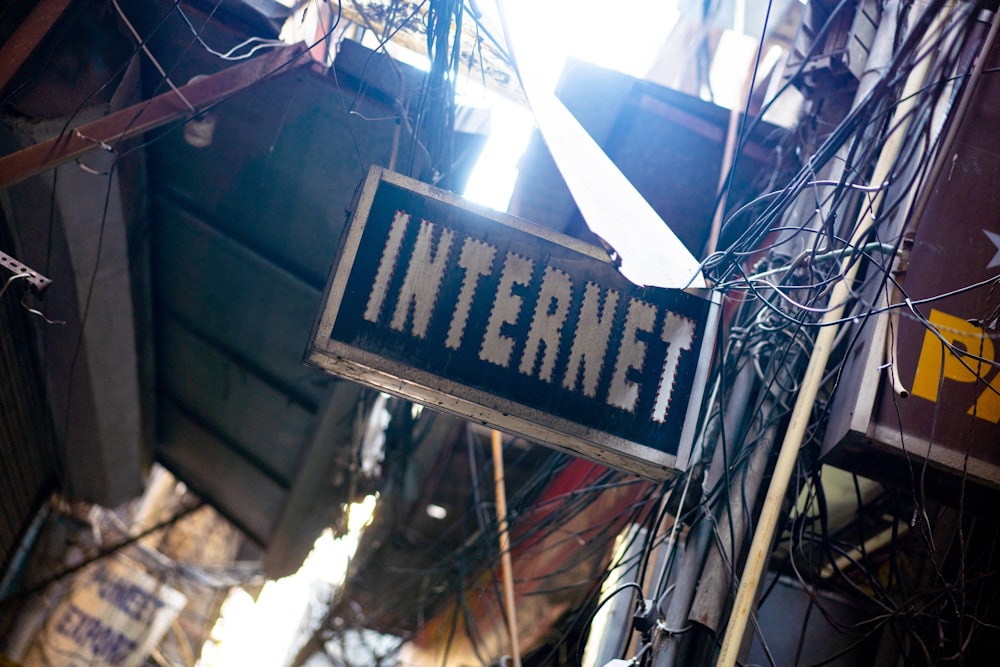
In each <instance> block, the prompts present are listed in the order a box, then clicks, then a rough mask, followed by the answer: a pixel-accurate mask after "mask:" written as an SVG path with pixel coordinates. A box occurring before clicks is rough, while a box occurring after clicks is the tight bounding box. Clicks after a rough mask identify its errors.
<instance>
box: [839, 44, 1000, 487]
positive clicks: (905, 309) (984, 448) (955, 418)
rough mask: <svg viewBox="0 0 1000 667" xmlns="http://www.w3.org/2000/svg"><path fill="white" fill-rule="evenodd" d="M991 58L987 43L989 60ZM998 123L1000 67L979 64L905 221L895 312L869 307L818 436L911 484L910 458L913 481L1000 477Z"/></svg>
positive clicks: (871, 468) (997, 54) (842, 459)
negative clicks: (955, 124) (921, 198)
mask: <svg viewBox="0 0 1000 667" xmlns="http://www.w3.org/2000/svg"><path fill="white" fill-rule="evenodd" d="M998 65H1000V48H996V47H995V48H994V50H993V52H992V54H991V55H990V61H989V62H988V65H987V66H988V67H996V66H998ZM998 127H1000V79H997V78H995V77H991V76H984V77H983V78H982V79H981V80H980V81H979V84H978V87H977V88H976V90H975V93H974V97H973V101H972V104H971V105H970V107H969V112H968V114H967V115H966V117H965V118H964V120H963V121H962V125H961V126H960V127H959V128H958V133H957V135H956V140H955V143H954V145H953V146H952V147H951V149H950V150H949V152H948V154H946V156H945V158H946V159H947V163H946V165H947V166H946V167H945V168H944V169H943V170H942V173H941V175H940V177H939V178H938V180H937V182H936V183H934V184H932V186H930V187H933V188H934V190H933V194H932V196H931V197H930V199H929V201H928V205H927V208H926V210H925V212H924V215H923V216H922V218H921V219H920V221H919V225H918V226H917V228H916V230H915V231H913V230H910V234H912V236H913V247H912V250H911V252H910V256H909V262H908V267H907V270H906V273H905V276H900V277H899V281H900V283H901V285H902V291H900V290H892V294H891V296H890V298H891V301H892V303H893V305H894V306H895V309H894V311H893V312H894V314H893V315H892V317H889V316H887V315H880V316H879V317H878V318H875V321H874V322H873V326H872V328H871V334H872V335H871V338H870V339H869V340H868V341H866V342H865V344H864V345H862V346H859V347H858V349H857V350H855V351H854V352H852V353H851V357H850V359H849V361H848V366H847V369H846V370H845V373H844V377H845V381H843V382H842V383H841V385H842V386H841V387H840V388H839V389H838V392H837V396H836V399H835V402H834V407H833V412H832V414H831V428H830V429H829V431H828V434H827V443H826V448H827V449H828V450H830V453H831V456H832V460H833V462H835V463H837V464H839V465H844V466H845V467H852V468H857V467H860V468H861V469H862V470H863V471H864V472H866V473H868V474H872V475H878V476H882V475H885V476H888V477H895V478H898V479H899V480H900V481H902V482H903V483H905V484H911V483H912V480H913V479H914V477H913V476H912V474H911V472H910V470H909V469H908V468H907V467H906V466H905V465H902V463H903V461H908V462H909V463H910V464H911V465H915V466H916V467H917V468H919V470H918V471H917V472H918V475H919V478H920V479H921V480H922V481H921V483H923V480H924V478H925V475H926V474H927V473H928V472H932V473H933V472H935V471H937V472H938V473H941V472H943V473H945V474H946V475H947V476H948V477H950V478H951V479H950V483H949V486H948V488H951V489H954V488H956V487H957V485H956V484H954V482H955V481H956V480H957V481H959V482H960V483H962V484H964V483H965V482H972V483H975V484H977V485H978V486H985V487H993V488H1000V370H998V369H1000V289H998V287H997V283H998V280H1000V205H998V204H1000V199H998V194H997V193H998V190H997V183H998V182H1000V131H998V130H997V128H998ZM907 299H908V300H909V301H908V302H907ZM890 370H894V371H895V373H896V380H897V381H896V383H895V386H894V383H893V382H892V376H891V375H889V371H890ZM838 445H839V446H838ZM883 454H890V455H893V456H894V457H895V458H896V459H897V461H896V462H895V463H896V464H895V465H893V464H892V462H888V465H886V461H884V457H883V456H880V455H883ZM948 481H949V480H946V479H945V480H942V482H948Z"/></svg>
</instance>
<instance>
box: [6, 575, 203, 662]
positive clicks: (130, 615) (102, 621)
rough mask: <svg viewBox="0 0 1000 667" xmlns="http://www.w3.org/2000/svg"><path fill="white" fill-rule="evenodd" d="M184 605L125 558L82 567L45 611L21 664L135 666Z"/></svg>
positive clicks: (177, 594)
mask: <svg viewBox="0 0 1000 667" xmlns="http://www.w3.org/2000/svg"><path fill="white" fill-rule="evenodd" d="M185 604H187V598H186V597H185V596H184V594H183V593H181V592H180V591H177V590H175V589H173V588H171V587H170V586H167V585H166V584H164V583H163V582H161V581H158V580H156V579H155V578H154V577H152V576H150V575H149V574H147V573H146V572H144V571H143V570H142V569H140V568H139V567H138V566H136V565H132V564H130V563H129V562H127V561H126V560H124V559H121V560H117V559H114V558H108V559H105V560H102V561H98V562H97V563H95V564H93V565H91V566H89V567H88V568H86V569H85V570H84V571H83V572H82V573H81V574H80V575H79V576H78V577H77V578H76V580H75V582H74V584H73V588H72V591H71V592H70V593H69V595H67V596H66V597H65V598H64V599H63V600H62V601H61V602H60V603H59V604H58V605H57V606H56V607H55V609H54V611H52V613H50V614H49V616H48V618H47V620H46V622H45V626H44V628H43V630H42V632H41V633H40V635H39V636H38V637H37V639H36V641H35V643H34V645H33V646H32V647H31V648H30V649H29V651H28V654H27V656H26V658H25V660H24V665H25V667H82V666H83V665H88V666H89V667H105V666H108V667H110V666H111V665H117V666H125V667H138V666H139V665H143V664H145V659H146V656H148V655H149V653H150V651H152V650H153V648H155V647H156V645H157V644H158V643H159V642H160V639H161V638H162V637H163V635H164V634H165V633H166V631H167V630H168V629H169V628H170V624H171V623H172V622H173V620H174V619H175V618H176V617H177V615H178V614H179V613H180V612H181V610H182V609H183V608H184V605H185Z"/></svg>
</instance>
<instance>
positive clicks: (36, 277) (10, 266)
mask: <svg viewBox="0 0 1000 667" xmlns="http://www.w3.org/2000/svg"><path fill="white" fill-rule="evenodd" d="M0 267H3V268H5V269H7V270H8V271H10V272H11V273H13V274H14V275H15V276H18V275H19V276H24V279H25V280H27V281H28V284H30V285H31V286H32V287H33V288H34V289H35V291H36V292H37V293H38V294H42V293H44V292H45V290H46V289H48V286H49V285H51V284H52V281H51V280H50V279H48V278H46V277H45V276H43V275H42V274H40V273H39V272H38V271H35V270H34V269H32V268H30V267H29V266H27V265H26V264H23V263H21V262H19V261H17V260H16V259H14V258H13V257H11V256H10V255H8V254H7V253H5V252H2V251H0ZM5 282H6V280H4V279H0V285H3V284H4V283H5Z"/></svg>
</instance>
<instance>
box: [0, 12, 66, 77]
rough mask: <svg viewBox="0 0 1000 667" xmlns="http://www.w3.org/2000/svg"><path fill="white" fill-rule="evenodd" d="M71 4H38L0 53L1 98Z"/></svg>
mask: <svg viewBox="0 0 1000 667" xmlns="http://www.w3.org/2000/svg"><path fill="white" fill-rule="evenodd" d="M70 2H72V0H41V2H39V3H38V4H37V5H35V8H34V9H33V10H31V13H30V14H28V18H26V19H24V21H23V22H22V23H21V25H19V26H18V27H17V30H15V31H14V34H13V35H11V37H10V39H9V40H7V42H6V43H5V44H4V45H3V48H2V49H0V94H2V93H4V92H6V90H7V86H9V85H10V82H11V81H12V80H13V79H14V77H15V76H17V73H18V72H19V71H20V70H21V67H23V66H24V63H25V62H26V61H27V60H28V58H29V57H30V56H31V54H32V53H34V51H35V49H36V48H38V45H39V44H41V42H42V40H43V39H45V36H46V35H48V34H49V31H50V30H52V26H54V25H55V24H56V21H58V20H59V18H60V17H61V16H62V15H63V14H64V13H65V12H66V9H67V8H69V5H70Z"/></svg>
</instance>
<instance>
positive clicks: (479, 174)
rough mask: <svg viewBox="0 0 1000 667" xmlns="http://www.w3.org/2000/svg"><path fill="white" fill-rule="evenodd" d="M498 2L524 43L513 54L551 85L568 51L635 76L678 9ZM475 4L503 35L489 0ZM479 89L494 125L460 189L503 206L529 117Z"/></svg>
mask: <svg viewBox="0 0 1000 667" xmlns="http://www.w3.org/2000/svg"><path fill="white" fill-rule="evenodd" d="M505 6H506V14H507V18H508V22H509V25H508V28H509V30H510V32H511V35H512V38H513V39H514V40H515V41H517V42H520V43H521V44H526V45H528V48H529V50H528V51H526V52H523V53H519V54H517V58H518V60H519V64H520V67H521V69H522V71H529V70H530V72H531V73H532V74H533V76H534V77H535V79H536V80H538V81H539V83H540V85H544V86H546V87H547V88H548V89H549V90H554V89H555V87H556V84H557V83H558V81H559V76H560V74H561V73H562V70H563V67H564V66H565V64H566V60H567V58H570V57H573V58H576V59H578V60H585V61H587V62H591V63H593V64H595V65H599V66H601V67H606V68H608V69H616V70H618V71H620V72H623V73H625V74H629V75H631V76H635V77H638V78H642V77H643V76H645V75H646V73H647V72H649V69H650V67H651V66H652V64H653V62H654V60H655V58H656V54H657V52H658V51H659V48H660V45H661V44H662V43H663V41H664V40H665V39H666V37H667V36H668V35H669V34H670V31H671V29H672V28H673V26H674V24H675V23H676V22H677V18H678V15H679V13H678V11H677V0H625V1H623V2H619V3H616V4H615V5H614V11H613V12H609V11H608V9H609V7H610V5H609V4H608V3H607V2H605V1H603V0H574V1H573V2H570V1H569V0H551V1H549V2H538V1H536V0H507V2H506V3H505ZM479 7H480V9H481V10H482V11H483V13H484V15H485V20H487V21H488V23H490V24H492V26H494V27H495V28H496V32H495V33H494V34H502V33H503V31H502V30H501V29H500V27H499V26H500V25H501V22H500V15H499V12H498V9H497V7H496V5H494V4H492V3H490V2H481V3H480V4H479ZM519 10H526V11H525V13H526V14H528V15H530V17H531V20H524V21H518V20H517V19H518V17H519V16H520V12H519ZM637 17H641V20H637ZM554 26H558V28H557V29H556V28H554ZM491 32H492V31H491ZM473 87H474V85H473V86H470V90H468V91H466V97H467V98H468V99H469V101H470V103H475V102H474V98H475V96H476V92H477V91H475V90H471V88H473ZM478 93H479V96H480V99H481V100H482V101H481V102H479V103H480V104H483V103H484V102H485V105H487V106H491V107H492V109H493V117H492V128H493V131H492V134H491V136H490V139H489V141H488V142H487V144H486V147H485V148H484V150H483V153H482V157H481V158H480V160H479V162H478V163H477V166H476V169H475V170H474V171H473V173H472V176H471V177H470V179H469V185H468V188H467V189H466V191H465V196H466V197H468V198H469V199H471V200H473V201H475V202H478V203H480V204H483V205H485V206H490V207H492V208H495V209H498V210H501V211H505V210H507V204H508V202H509V200H510V195H511V192H512V191H513V189H514V181H515V180H516V178H517V161H518V160H519V159H520V157H521V155H522V154H523V153H524V150H525V148H526V147H527V144H528V138H529V136H530V133H531V128H532V126H533V124H534V120H533V119H532V116H531V113H530V112H529V111H528V110H527V109H525V108H523V107H521V106H518V105H516V104H514V103H512V102H510V101H508V100H506V99H503V98H501V97H500V96H498V95H492V94H485V95H484V94H483V92H482V88H481V87H480V88H479V91H478Z"/></svg>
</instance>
